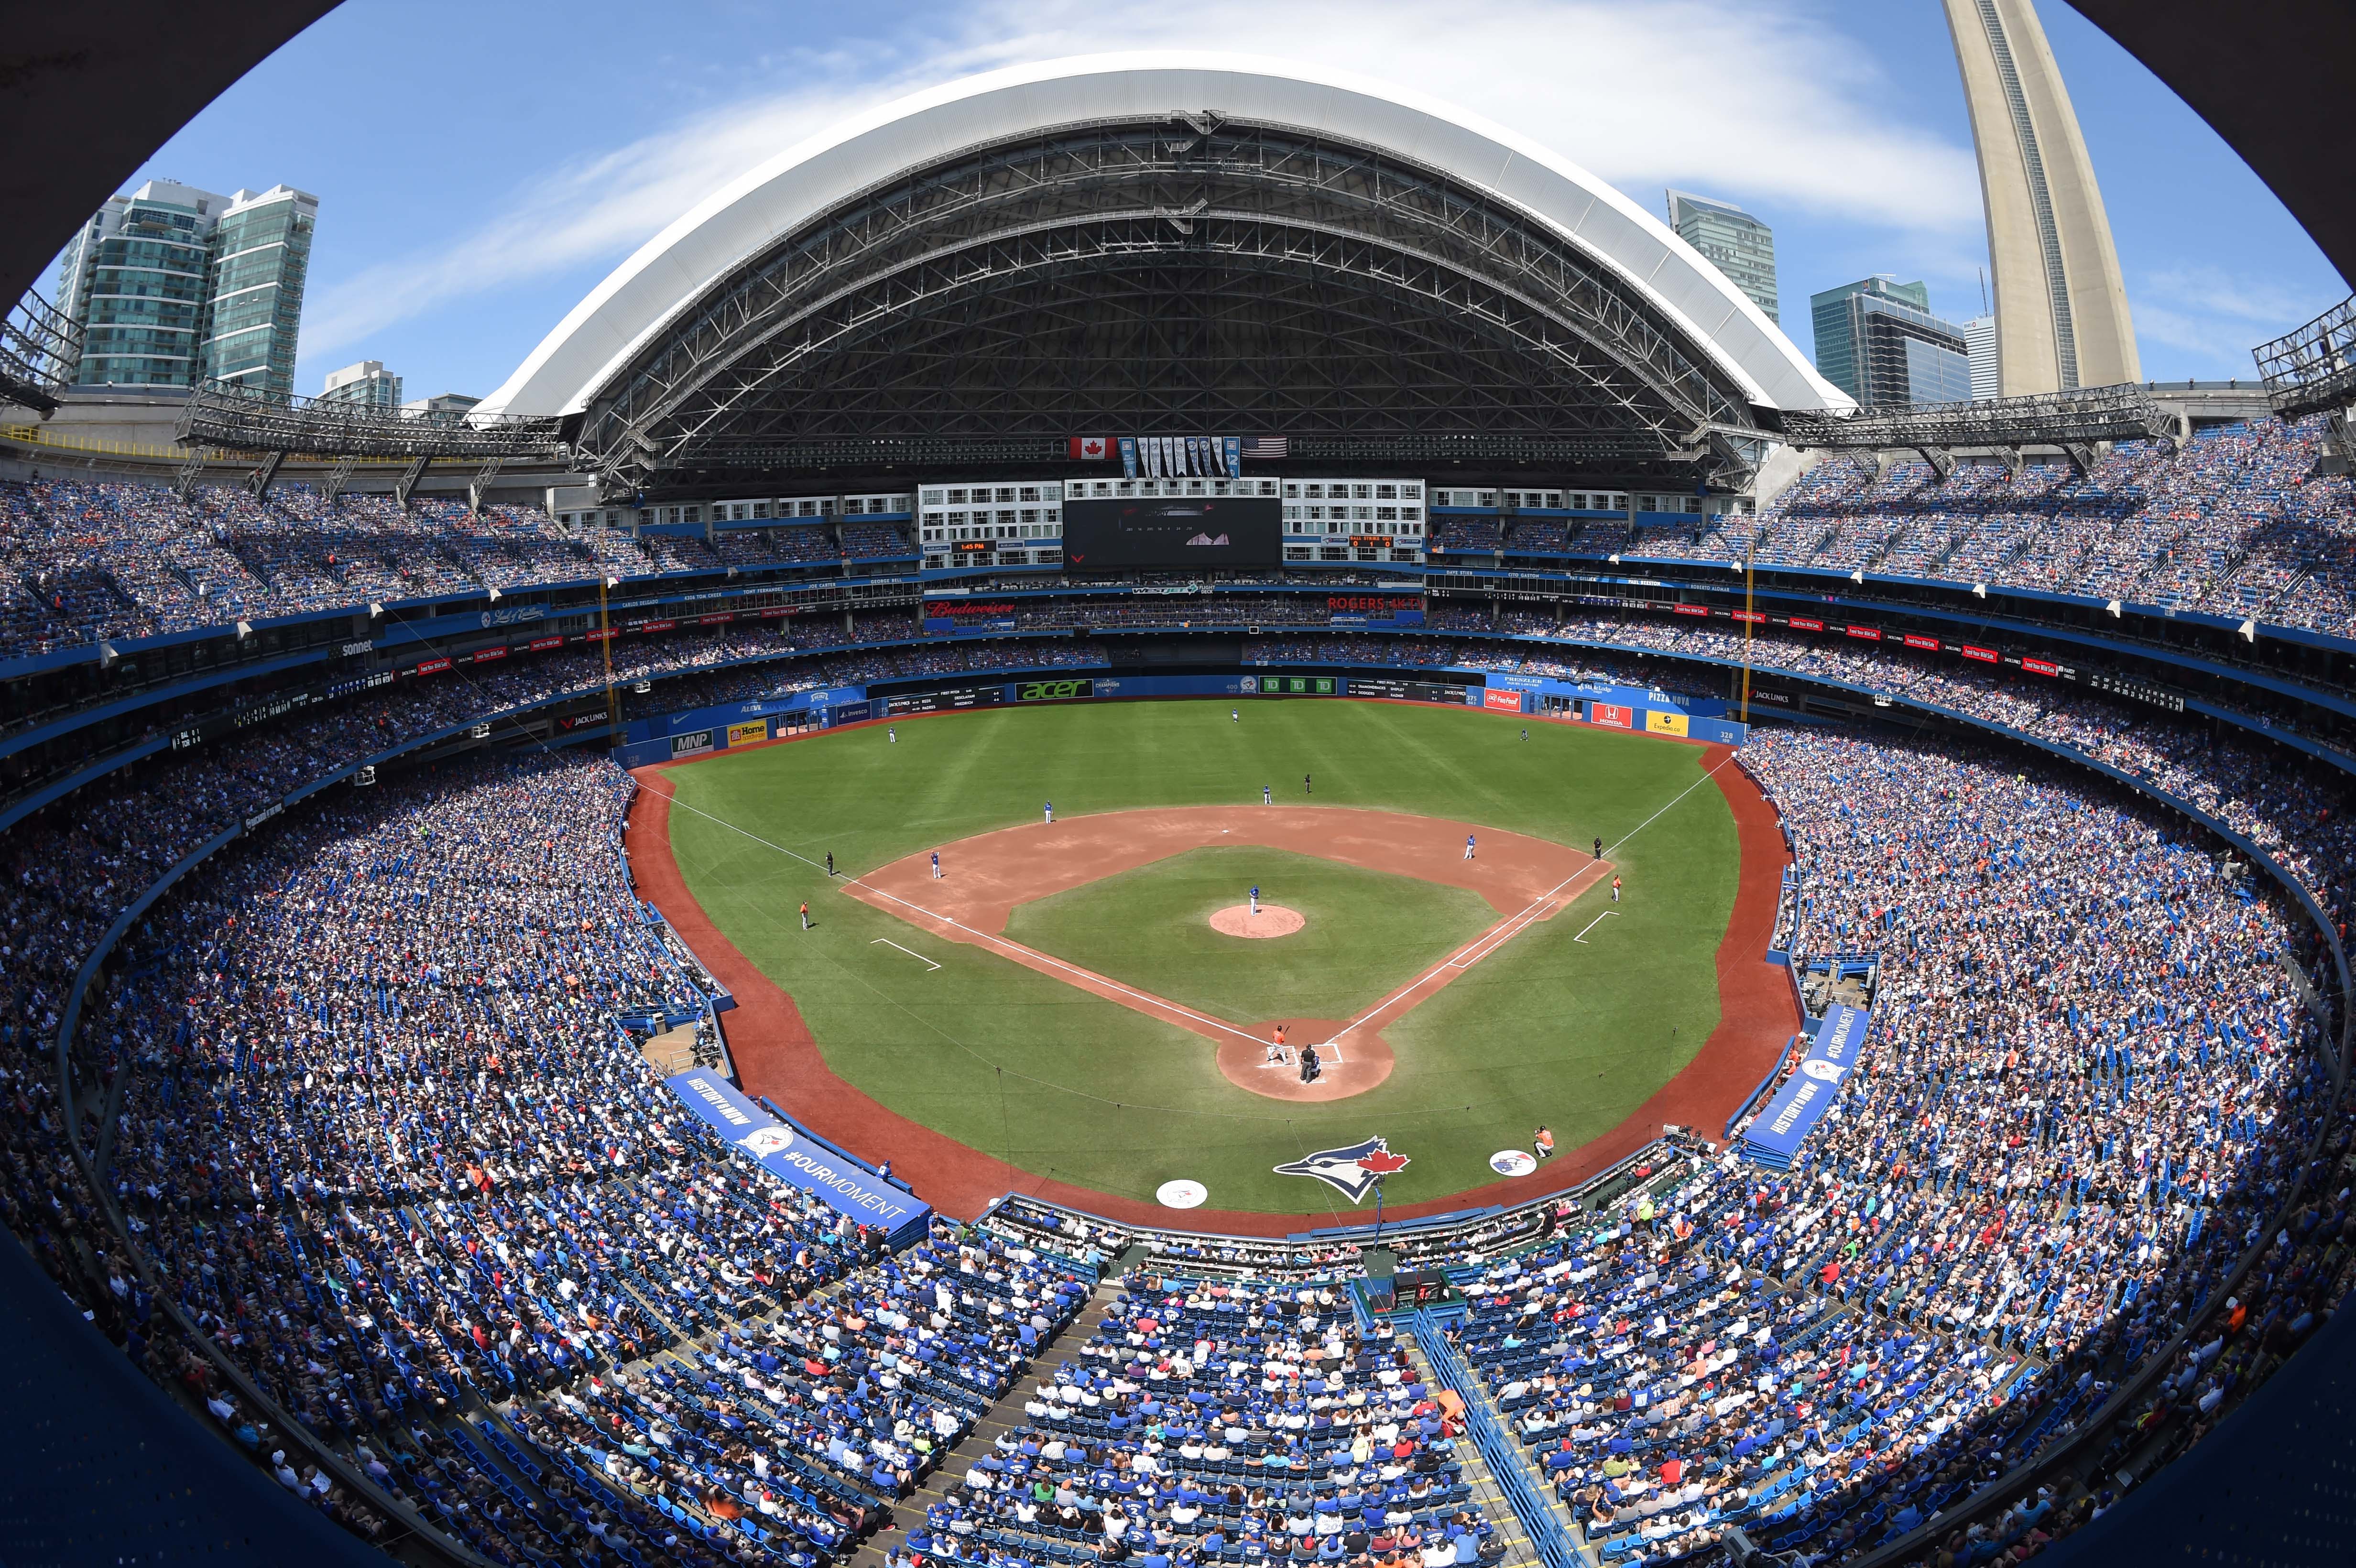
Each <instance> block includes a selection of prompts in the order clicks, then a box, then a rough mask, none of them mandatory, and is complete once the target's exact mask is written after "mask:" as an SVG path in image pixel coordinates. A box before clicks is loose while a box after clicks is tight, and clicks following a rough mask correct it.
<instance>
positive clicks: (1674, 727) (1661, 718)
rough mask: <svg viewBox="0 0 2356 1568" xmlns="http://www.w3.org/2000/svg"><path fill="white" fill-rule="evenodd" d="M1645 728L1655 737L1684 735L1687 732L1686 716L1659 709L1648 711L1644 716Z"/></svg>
mask: <svg viewBox="0 0 2356 1568" xmlns="http://www.w3.org/2000/svg"><path fill="white" fill-rule="evenodd" d="M1644 728H1645V730H1646V731H1649V732H1651V733H1653V734H1655V735H1683V734H1685V733H1686V732H1687V731H1686V716H1685V715H1684V714H1682V713H1665V712H1663V711H1662V710H1661V709H1657V708H1654V709H1647V710H1646V711H1645V714H1644Z"/></svg>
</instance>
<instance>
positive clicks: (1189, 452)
mask: <svg viewBox="0 0 2356 1568" xmlns="http://www.w3.org/2000/svg"><path fill="white" fill-rule="evenodd" d="M1181 439H1182V440H1183V441H1184V442H1185V443H1186V473H1187V474H1189V475H1195V474H1200V473H1201V472H1203V438H1202V437H1201V436H1199V435H1190V436H1184V437H1182V438H1181Z"/></svg>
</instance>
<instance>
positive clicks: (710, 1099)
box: [663, 1072, 932, 1240]
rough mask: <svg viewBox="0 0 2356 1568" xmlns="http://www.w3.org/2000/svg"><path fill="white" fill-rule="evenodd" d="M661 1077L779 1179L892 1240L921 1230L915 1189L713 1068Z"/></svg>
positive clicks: (923, 1214) (923, 1216)
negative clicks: (858, 1160) (819, 1138)
mask: <svg viewBox="0 0 2356 1568" xmlns="http://www.w3.org/2000/svg"><path fill="white" fill-rule="evenodd" d="M663 1083H664V1085H665V1086H666V1087H668V1088H669V1090H670V1092H671V1093H674V1094H676V1095H678V1096H679V1098H680V1104H683V1105H685V1106H686V1107H687V1108H688V1109H689V1110H691V1111H692V1112H694V1113H695V1115H697V1116H699V1117H701V1119H702V1120H703V1121H704V1122H706V1123H708V1124H709V1125H711V1126H712V1130H713V1131H715V1132H717V1133H718V1134H719V1135H720V1136H722V1137H723V1138H724V1139H726V1140H727V1141H728V1142H729V1143H731V1144H733V1145H734V1146H735V1147H738V1148H741V1149H743V1150H744V1152H745V1153H746V1154H749V1155H751V1156H752V1157H754V1158H755V1160H758V1161H759V1162H760V1165H761V1168H762V1169H764V1170H766V1171H767V1172H768V1173H769V1174H770V1175H772V1176H774V1177H776V1178H777V1179H779V1180H781V1181H784V1182H786V1183H787V1184H789V1185H791V1186H794V1187H798V1188H800V1189H802V1190H803V1191H805V1192H808V1193H810V1194H812V1195H814V1196H815V1197H817V1198H819V1200H822V1201H823V1202H825V1203H826V1204H827V1205H828V1206H829V1207H830V1208H831V1209H833V1210H834V1211H836V1212H838V1213H842V1214H848V1215H850V1216H851V1218H852V1219H853V1220H856V1221H859V1223H861V1224H862V1225H869V1226H873V1227H874V1228H875V1229H877V1230H880V1231H882V1232H884V1233H885V1234H886V1235H887V1236H891V1237H893V1238H894V1240H897V1239H898V1237H899V1236H900V1235H901V1234H902V1233H903V1232H913V1233H914V1234H915V1235H922V1234H923V1233H924V1232H923V1230H922V1229H921V1227H923V1226H924V1224H925V1222H926V1220H927V1218H928V1217H929V1216H930V1215H931V1212H932V1211H931V1210H930V1208H928V1207H927V1206H926V1204H925V1203H924V1202H923V1201H922V1200H919V1199H918V1198H917V1197H916V1195H915V1194H914V1193H911V1192H905V1191H903V1190H901V1189H899V1188H897V1187H894V1185H892V1183H890V1182H888V1181H886V1180H884V1179H883V1178H882V1177H880V1176H877V1175H875V1174H874V1173H873V1171H870V1170H867V1169H865V1168H862V1167H861V1166H857V1165H854V1164H852V1163H851V1161H849V1160H847V1159H843V1158H841V1157H838V1156H836V1155H835V1154H834V1153H832V1152H831V1151H830V1150H828V1149H826V1148H824V1147H820V1146H819V1144H818V1143H817V1142H816V1141H815V1140H813V1139H811V1138H810V1137H809V1135H808V1134H806V1133H804V1132H803V1131H802V1130H801V1129H800V1128H799V1127H797V1126H795V1125H792V1124H791V1123H789V1122H781V1121H779V1120H777V1118H776V1117H775V1116H773V1115H769V1113H768V1112H766V1111H765V1110H763V1109H761V1108H760V1107H759V1106H758V1105H755V1104H753V1102H752V1101H750V1100H747V1099H746V1098H744V1095H742V1094H740V1093H737V1092H736V1088H735V1085H734V1084H732V1083H729V1082H728V1081H727V1080H726V1079H725V1078H723V1077H721V1076H720V1074H718V1073H717V1072H682V1073H680V1075H679V1076H678V1077H676V1078H666V1079H664V1080H663Z"/></svg>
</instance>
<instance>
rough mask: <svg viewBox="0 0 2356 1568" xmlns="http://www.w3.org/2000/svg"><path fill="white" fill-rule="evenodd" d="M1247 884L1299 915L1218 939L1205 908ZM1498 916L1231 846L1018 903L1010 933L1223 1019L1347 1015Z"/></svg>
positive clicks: (1459, 893)
mask: <svg viewBox="0 0 2356 1568" xmlns="http://www.w3.org/2000/svg"><path fill="white" fill-rule="evenodd" d="M1253 887H1258V889H1259V890H1260V891H1261V893H1262V895H1263V896H1264V897H1265V898H1266V900H1267V901H1269V902H1271V903H1280V904H1282V905H1284V906H1285V907H1286V908H1288V909H1292V910H1297V911H1299V912H1300V913H1301V916H1302V918H1303V919H1304V920H1305V921H1306V922H1307V923H1306V924H1305V925H1303V926H1302V927H1301V930H1299V931H1297V932H1295V933H1293V934H1292V935H1290V936H1286V937H1281V938H1278V939H1276V940H1274V941H1254V940H1252V939H1250V938H1247V937H1237V936H1222V935H1220V934H1219V933H1217V932H1215V931H1213V930H1212V929H1211V925H1210V920H1211V916H1212V914H1213V913H1214V912H1216V911H1218V910H1223V909H1226V907H1227V906H1228V905H1230V904H1236V903H1241V902H1242V901H1243V900H1242V899H1240V898H1238V897H1237V892H1238V891H1239V890H1248V889H1250V888H1253ZM1496 920H1497V912H1496V911H1495V910H1494V909H1491V908H1490V907H1489V901H1488V900H1486V899H1484V898H1483V897H1481V895H1480V894H1478V893H1472V892H1467V891H1464V890H1463V889H1462V888H1448V887H1441V886H1440V885H1439V884H1438V883H1436V882H1426V881H1419V880H1417V879H1415V878H1413V877H1400V876H1393V875H1390V874H1389V873H1387V872H1383V871H1368V870H1364V869H1360V868H1358V867H1355V866H1344V865H1339V864H1336V863H1335V862H1333V861H1332V860H1319V859H1312V858H1310V857H1308V856H1304V855H1294V854H1290V853H1288V852H1286V851H1284V850H1280V849H1269V848H1259V847H1258V846H1242V845H1239V846H1237V847H1236V848H1216V849H1195V850H1192V851H1189V852H1188V853H1186V854H1183V855H1173V856H1172V857H1171V858H1170V859H1167V860H1157V861H1155V862H1154V863H1153V864H1152V865H1150V866H1140V867H1139V868H1138V869H1135V870H1133V871H1124V872H1122V873H1121V874H1120V875H1119V876H1116V877H1107V878H1105V879H1104V880H1102V881H1098V882H1090V883H1089V884H1088V885H1087V886H1086V887H1083V888H1074V889H1073V890H1072V891H1069V892H1067V893H1057V894H1055V896H1054V897H1053V898H1044V899H1040V900H1038V901H1035V902H1033V903H1027V904H1023V905H1022V906H1021V907H1019V908H1018V909H1016V910H1015V912H1014V917H1013V919H1012V920H1011V921H1009V922H1008V923H1007V928H1006V933H1007V934H1008V935H1009V936H1011V937H1012V938H1013V939H1014V940H1015V941H1017V942H1020V943H1023V944H1026V945H1028V946H1032V947H1035V948H1037V949H1039V950H1040V951H1041V952H1043V953H1052V954H1054V955H1055V956H1056V957H1058V958H1068V959H1070V960H1071V961H1072V962H1073V963H1075V964H1078V965H1083V966H1084V967H1087V968H1089V969H1093V970H1095V971H1096V972H1097V973H1098V974H1099V975H1109V976H1112V977H1113V978H1114V979H1116V980H1119V981H1123V982H1125V983H1127V984H1129V985H1131V986H1137V987H1142V988H1143V989H1145V990H1148V991H1151V992H1152V993H1153V994H1154V995H1155V996H1157V997H1168V998H1169V999H1170V1000H1172V1001H1173V1002H1183V1003H1185V1004H1186V1005H1187V1006H1188V1007H1190V1008H1199V1009H1200V1010H1202V1011H1204V1012H1206V1013H1209V1014H1210V1015H1211V1016H1212V1017H1214V1018H1219V1019H1226V1020H1227V1021H1228V1022H1229V1023H1237V1024H1262V1023H1273V1022H1276V1021H1277V1020H1279V1019H1354V1018H1356V1017H1357V1016H1358V1015H1359V1014H1360V1013H1362V1012H1365V1010H1366V1009H1367V1008H1371V1007H1373V1006H1374V1005H1375V1004H1376V1002H1379V1001H1381V1000H1382V999H1383V998H1384V997H1387V996H1388V995H1389V994H1390V993H1391V992H1392V991H1393V990H1395V989H1397V988H1398V987H1401V986H1404V985H1407V984H1408V983H1410V982H1412V981H1413V980H1415V979H1416V978H1417V977H1418V976H1421V975H1422V974H1423V973H1425V971H1427V970H1429V969H1430V967H1431V966H1432V965H1435V964H1437V963H1439V962H1440V960H1441V959H1443V958H1445V957H1447V956H1448V955H1450V954H1451V953H1452V952H1454V951H1455V950H1456V949H1457V948H1459V947H1462V945H1463V944H1466V943H1468V942H1470V941H1472V938H1474V937H1476V936H1478V935H1480V934H1481V933H1482V932H1483V931H1485V930H1487V929H1488V928H1489V927H1490V926H1491V925H1492V924H1494V923H1495V922H1496Z"/></svg>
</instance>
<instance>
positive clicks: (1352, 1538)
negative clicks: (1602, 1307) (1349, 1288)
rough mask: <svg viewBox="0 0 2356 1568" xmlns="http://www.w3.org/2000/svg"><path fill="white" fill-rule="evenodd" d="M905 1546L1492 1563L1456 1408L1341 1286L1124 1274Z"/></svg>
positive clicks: (1497, 1542)
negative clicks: (1461, 1449)
mask: <svg viewBox="0 0 2356 1568" xmlns="http://www.w3.org/2000/svg"><path fill="white" fill-rule="evenodd" d="M1023 1415H1024V1417H1025V1418H1026V1419H1025V1421H1024V1423H1023V1424H1020V1425H1018V1426H1015V1427H1014V1428H1012V1430H1010V1431H1007V1432H1005V1433H1002V1434H1001V1435H999V1436H998V1437H997V1438H996V1439H995V1440H994V1441H993V1442H992V1444H991V1448H990V1450H989V1451H988V1452H986V1453H984V1454H983V1455H982V1456H980V1457H979V1458H978V1459H977V1460H976V1461H975V1462H974V1463H973V1464H972V1465H971V1467H969V1468H968V1470H967V1471H966V1473H965V1475H964V1476H963V1477H961V1485H960V1486H959V1487H958V1489H957V1490H956V1491H954V1492H953V1493H952V1494H951V1495H950V1496H949V1497H948V1499H947V1500H945V1501H942V1502H939V1503H936V1504H934V1505H933V1506H932V1507H931V1508H930V1509H926V1517H925V1522H924V1526H923V1529H922V1530H921V1531H918V1532H916V1534H915V1535H914V1536H913V1537H912V1539H911V1540H910V1541H909V1548H910V1550H912V1551H915V1552H920V1553H930V1554H936V1555H940V1556H945V1557H950V1558H955V1559H958V1560H959V1561H977V1562H978V1561H982V1560H984V1559H987V1560H989V1561H992V1562H995V1561H998V1560H999V1559H1000V1557H1001V1555H1004V1556H1012V1557H1014V1558H1017V1559H1019V1560H1023V1561H1029V1562H1036V1561H1041V1560H1043V1559H1047V1558H1050V1557H1051V1555H1052V1553H1053V1552H1055V1549H1056V1547H1057V1545H1058V1543H1064V1544H1066V1548H1067V1549H1068V1548H1078V1549H1079V1550H1082V1551H1087V1552H1090V1553H1091V1554H1093V1555H1096V1556H1098V1558H1099V1559H1100V1560H1106V1561H1113V1562H1120V1561H1129V1560H1134V1561H1137V1562H1139V1563H1155V1562H1157V1561H1158V1562H1159V1563H1163V1564H1188V1563H1193V1564H1208V1563H1220V1562H1235V1563H1300V1564H1306V1563H1337V1564H1355V1565H1358V1568H1365V1565H1367V1564H1374V1563H1382V1564H1392V1565H1404V1564H1416V1565H1418V1568H1450V1565H1451V1564H1458V1563H1462V1564H1467V1565H1471V1564H1476V1563H1482V1564H1486V1563H1496V1562H1499V1561H1500V1560H1502V1559H1503V1557H1504V1556H1505V1541H1504V1540H1503V1539H1502V1538H1501V1537H1500V1536H1499V1535H1498V1534H1497V1533H1496V1531H1495V1529H1494V1525H1493V1524H1492V1522H1491V1521H1490V1520H1488V1519H1487V1517H1486V1516H1485V1515H1484V1513H1483V1509H1482V1508H1481V1507H1480V1505H1479V1504H1478V1503H1477V1502H1476V1501H1474V1500H1473V1499H1472V1490H1471V1487H1470V1486H1469V1484H1468V1482H1467V1479H1466V1477H1465V1476H1464V1473H1463V1469H1462V1463H1461V1461H1460V1460H1459V1458H1458V1456H1457V1454H1456V1445H1457V1442H1458V1440H1459V1439H1460V1438H1461V1437H1462V1433H1463V1430H1464V1428H1463V1424H1462V1400H1461V1399H1459V1398H1458V1396H1457V1395H1455V1394H1454V1393H1452V1392H1446V1391H1442V1390H1440V1389H1438V1388H1437V1387H1436V1386H1435V1385H1433V1384H1432V1383H1430V1381H1426V1380H1425V1378H1424V1377H1423V1374H1422V1370H1421V1369H1420V1368H1419V1367H1418V1366H1417V1365H1416V1363H1415V1361H1414V1360H1413V1359H1412V1358H1411V1357H1410V1356H1409V1354H1408V1349H1407V1346H1406V1344H1405V1343H1404V1342H1403V1341H1402V1340H1399V1339H1397V1338H1396V1337H1395V1336H1394V1335H1393V1333H1392V1330H1391V1329H1390V1328H1389V1327H1388V1326H1387V1325H1376V1327H1374V1328H1370V1329H1362V1328H1360V1326H1359V1324H1358V1323H1357V1321H1356V1320H1355V1317H1353V1315H1352V1313H1351V1310H1350V1307H1349V1306H1348V1303H1347V1301H1346V1299H1345V1298H1344V1296H1343V1295H1342V1294H1341V1293H1338V1292H1336V1291H1334V1290H1333V1289H1331V1288H1327V1287H1323V1286H1317V1285H1301V1286H1293V1287H1287V1286H1282V1285H1275V1286H1271V1285H1265V1284H1260V1285H1254V1284H1247V1283H1243V1282H1240V1281H1235V1282H1227V1281H1222V1282H1215V1283H1203V1282H1194V1281H1185V1280H1162V1279H1149V1278H1146V1277H1144V1276H1139V1277H1136V1278H1133V1279H1132V1280H1131V1282H1130V1288H1129V1290H1128V1291H1127V1292H1126V1293H1125V1294H1124V1295H1123V1296H1121V1298H1120V1299H1119V1300H1118V1301H1116V1302H1115V1303H1114V1304H1113V1305H1112V1307H1111V1308H1110V1310H1109V1311H1108V1314H1107V1316H1106V1317H1105V1320H1104V1322H1103V1323H1102V1324H1101V1325H1100V1326H1099V1327H1098V1329H1097V1332H1096V1334H1095V1335H1094V1336H1093V1337H1092V1338H1091V1339H1089V1340H1088V1342H1087V1344H1085V1345H1083V1346H1081V1347H1080V1349H1079V1350H1078V1352H1077V1353H1076V1355H1075V1356H1074V1357H1073V1358H1072V1359H1071V1360H1067V1361H1066V1362H1065V1363H1064V1364H1063V1365H1062V1366H1061V1367H1059V1368H1057V1369H1056V1371H1055V1376H1054V1378H1053V1379H1052V1380H1051V1381H1047V1382H1044V1383H1043V1384H1042V1385H1041V1386H1039V1387H1038V1388H1037V1389H1035V1390H1033V1392H1031V1394H1030V1396H1029V1397H1028V1398H1027V1399H1026V1400H1025V1402H1024V1403H1023Z"/></svg>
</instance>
